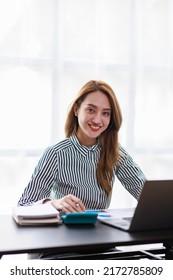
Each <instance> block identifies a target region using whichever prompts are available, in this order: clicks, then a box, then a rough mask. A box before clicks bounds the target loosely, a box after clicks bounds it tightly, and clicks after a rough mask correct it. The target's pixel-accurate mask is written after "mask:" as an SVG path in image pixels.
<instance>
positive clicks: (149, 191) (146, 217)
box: [98, 180, 173, 232]
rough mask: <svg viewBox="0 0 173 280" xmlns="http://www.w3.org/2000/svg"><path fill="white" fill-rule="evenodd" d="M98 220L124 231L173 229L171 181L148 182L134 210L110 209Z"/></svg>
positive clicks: (172, 191)
mask: <svg viewBox="0 0 173 280" xmlns="http://www.w3.org/2000/svg"><path fill="white" fill-rule="evenodd" d="M98 219H99V220H100V221H101V222H103V223H104V224H106V225H109V226H113V227H116V228H119V229H122V230H125V231H129V232H133V231H145V230H147V231H148V230H161V229H171V228H172V229H173V180H152V181H151V180H148V181H146V182H145V184H144V187H143V190H142V192H141V195H140V198H139V200H138V204H137V206H136V208H133V209H132V208H130V209H117V210H116V209H112V210H111V209H110V210H108V215H105V216H104V215H103V216H102V215H100V216H98Z"/></svg>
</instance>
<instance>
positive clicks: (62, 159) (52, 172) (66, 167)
mask: <svg viewBox="0 0 173 280" xmlns="http://www.w3.org/2000/svg"><path fill="white" fill-rule="evenodd" d="M120 151H121V153H120V156H119V160H118V165H117V166H115V168H114V176H113V180H112V187H113V185H114V180H115V176H116V177H117V178H118V179H119V180H120V182H121V183H122V185H123V186H124V187H125V188H126V189H127V190H128V191H129V192H130V193H131V194H132V195H133V196H134V197H135V198H136V199H138V198H139V195H140V192H141V190H142V187H143V184H144V182H145V180H146V178H145V176H144V174H143V173H142V171H141V169H140V168H139V166H138V165H137V164H136V163H135V162H134V161H133V159H132V158H131V157H130V155H129V154H128V153H127V152H126V151H125V150H124V149H123V148H122V147H121V146H120ZM99 156H100V145H99V144H98V143H97V144H95V145H94V146H91V147H86V146H82V145H81V144H80V143H79V141H78V139H77V137H76V136H75V135H73V136H71V137H69V138H67V139H65V140H63V141H61V142H60V143H58V144H56V145H54V146H51V147H49V148H48V149H47V150H46V151H45V152H44V154H43V156H42V157H41V159H40V161H39V163H38V165H37V166H36V168H35V170H34V173H33V175H32V177H31V180H30V182H29V184H28V185H27V187H26V188H25V190H24V192H23V194H22V197H21V198H20V200H19V202H18V205H29V204H32V203H34V202H37V201H39V200H42V199H45V198H53V199H58V198H61V197H63V196H65V195H67V194H73V195H75V196H77V197H78V198H80V199H81V200H82V202H83V203H84V205H85V207H86V208H90V209H103V208H108V206H109V203H110V198H107V196H106V193H105V191H104V189H103V188H102V187H101V185H100V184H99V183H98V181H97V178H96V166H97V162H98V159H99Z"/></svg>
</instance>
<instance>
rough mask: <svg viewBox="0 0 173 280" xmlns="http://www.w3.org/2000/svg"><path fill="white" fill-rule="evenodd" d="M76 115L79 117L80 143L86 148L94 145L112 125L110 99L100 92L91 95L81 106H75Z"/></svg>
mask: <svg viewBox="0 0 173 280" xmlns="http://www.w3.org/2000/svg"><path fill="white" fill-rule="evenodd" d="M74 113H75V115H76V116H77V117H78V124H79V126H78V130H77V137H78V140H79V142H80V143H81V144H82V145H85V146H92V145H94V144H95V143H96V141H97V137H98V136H99V135H100V134H101V133H103V131H105V130H106V129H107V127H108V126H109V123H110V119H111V106H110V102H109V99H108V97H107V96H106V95H105V94H104V93H102V92H100V91H96V92H92V93H89V94H88V95H87V96H86V98H85V99H84V101H83V102H82V103H81V105H80V106H77V104H75V107H74Z"/></svg>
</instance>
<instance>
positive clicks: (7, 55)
mask: <svg viewBox="0 0 173 280" xmlns="http://www.w3.org/2000/svg"><path fill="white" fill-rule="evenodd" d="M172 18H173V2H172V0H164V1H163V0H121V1H115V0H6V1H2V0H0V130H1V137H0V191H1V193H2V196H1V197H2V198H3V197H4V203H2V204H1V206H0V207H1V208H0V210H1V212H3V211H8V210H9V209H10V207H11V205H13V204H16V202H17V200H18V198H19V196H20V194H21V192H22V190H23V189H24V187H25V186H26V184H27V183H28V181H29V179H30V176H31V173H32V171H33V169H34V167H35V165H36V164H37V162H38V159H39V157H40V156H41V154H42V152H43V151H44V149H45V148H46V147H47V146H49V145H51V144H54V143H56V142H58V141H60V140H62V139H63V138H64V122H65V118H66V112H67V108H68V105H69V104H70V102H71V101H72V99H73V97H74V96H75V95H76V93H77V91H78V90H79V89H80V87H81V86H82V85H83V84H84V83H85V82H87V81H88V80H90V79H102V80H104V81H105V82H107V83H109V84H110V85H111V86H112V88H113V89H114V90H115V92H116V94H117V97H118V99H119V102H120V105H121V108H122V113H123V119H124V121H123V126H122V129H121V132H120V141H121V143H122V145H123V146H124V147H125V148H126V149H127V150H128V151H129V153H130V154H131V155H132V156H133V158H134V160H135V161H136V162H137V163H138V164H139V165H140V166H141V168H142V169H143V171H144V173H145V174H146V176H147V178H149V179H156V178H172V164H173V131H172V127H171V122H172V117H173V113H172V104H173V95H172V90H173V82H172V69H173V39H172V38H173V20H172ZM2 200H3V199H2ZM135 203H136V202H135V201H134V199H133V198H132V197H131V196H130V195H129V194H128V193H127V192H126V191H125V190H124V189H123V188H122V187H121V186H120V185H119V182H118V181H116V182H115V188H114V193H113V199H112V204H111V206H112V207H126V206H131V205H135Z"/></svg>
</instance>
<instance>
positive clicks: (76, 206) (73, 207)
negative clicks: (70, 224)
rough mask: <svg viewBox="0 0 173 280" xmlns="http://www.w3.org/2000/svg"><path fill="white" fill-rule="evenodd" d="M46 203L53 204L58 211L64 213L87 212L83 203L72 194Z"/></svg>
mask: <svg viewBox="0 0 173 280" xmlns="http://www.w3.org/2000/svg"><path fill="white" fill-rule="evenodd" d="M45 203H51V204H52V205H53V206H54V207H55V208H56V209H57V210H59V211H63V212H64V213H70V212H84V211H85V206H84V204H83V203H82V201H81V200H80V199H79V198H78V197H76V196H74V195H72V194H68V195H66V196H64V197H62V198H60V199H54V200H51V201H48V202H45Z"/></svg>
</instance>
